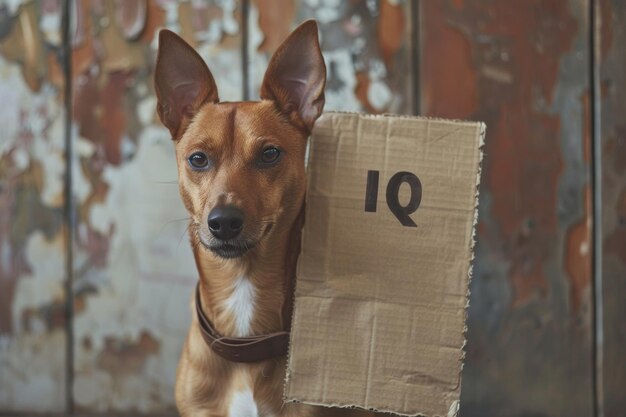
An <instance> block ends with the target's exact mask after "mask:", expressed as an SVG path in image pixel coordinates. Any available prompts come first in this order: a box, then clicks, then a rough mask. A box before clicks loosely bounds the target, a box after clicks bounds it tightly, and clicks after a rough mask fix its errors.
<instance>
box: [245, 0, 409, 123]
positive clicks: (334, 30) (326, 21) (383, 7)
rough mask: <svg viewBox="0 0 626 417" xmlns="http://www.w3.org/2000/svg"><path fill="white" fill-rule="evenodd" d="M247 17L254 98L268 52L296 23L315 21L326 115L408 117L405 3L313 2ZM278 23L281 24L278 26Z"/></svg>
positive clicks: (257, 10) (256, 10) (254, 10)
mask: <svg viewBox="0 0 626 417" xmlns="http://www.w3.org/2000/svg"><path fill="white" fill-rule="evenodd" d="M265 3H266V2H261V1H255V2H253V4H252V6H251V13H250V18H249V22H250V26H249V28H248V29H249V33H250V41H249V43H250V51H249V53H250V57H251V58H250V61H251V71H250V89H249V90H250V91H251V93H252V98H253V99H254V98H258V94H259V90H260V86H261V82H262V80H263V74H264V73H265V68H266V67H267V63H268V60H269V57H270V56H271V53H272V52H274V49H275V48H276V47H277V46H278V45H279V44H280V41H281V40H282V37H284V35H285V34H286V33H285V32H286V31H287V30H288V29H290V28H293V27H294V26H295V25H296V24H297V23H298V22H301V21H303V20H306V19H316V20H317V22H318V24H319V28H320V39H321V47H322V53H323V55H324V60H325V62H326V68H327V82H326V91H325V95H326V104H325V106H324V108H325V109H326V110H344V111H368V112H371V113H405V114H410V113H412V109H411V103H412V91H411V87H410V86H411V75H410V74H411V62H410V56H411V55H410V53H409V47H410V45H409V39H410V35H409V25H408V23H407V20H408V16H409V8H410V5H409V2H406V1H397V2H391V1H388V0H384V1H381V2H371V1H353V2H340V1H334V0H311V1H303V2H300V3H296V6H295V16H294V12H293V9H292V8H291V4H292V1H290V2H286V4H285V7H281V8H279V6H278V3H277V4H276V5H274V6H273V7H272V8H269V9H265V8H261V6H264V5H265ZM278 22H281V23H280V24H278Z"/></svg>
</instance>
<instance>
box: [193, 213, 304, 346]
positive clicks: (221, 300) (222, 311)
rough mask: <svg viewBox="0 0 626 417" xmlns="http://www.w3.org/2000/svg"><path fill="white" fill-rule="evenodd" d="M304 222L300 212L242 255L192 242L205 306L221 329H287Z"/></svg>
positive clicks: (234, 332)
mask: <svg viewBox="0 0 626 417" xmlns="http://www.w3.org/2000/svg"><path fill="white" fill-rule="evenodd" d="M303 207H304V206H303ZM303 220H304V211H303V210H301V211H300V214H299V215H298V216H296V219H295V220H294V221H293V222H292V224H291V226H290V227H288V228H282V230H280V231H279V230H276V231H275V232H274V233H272V234H271V235H270V236H268V237H267V238H266V239H265V240H264V241H263V242H262V243H261V244H259V245H257V246H256V247H255V248H254V249H252V250H251V251H250V252H249V253H247V254H246V255H244V256H243V257H242V258H237V259H226V260H225V259H221V258H219V257H217V256H216V255H214V254H213V253H211V252H210V251H208V250H207V249H206V248H204V247H203V246H202V245H198V244H193V243H192V247H193V252H194V256H195V259H196V265H197V267H198V272H199V275H200V297H201V301H202V308H203V311H204V313H205V315H206V316H207V317H208V318H209V320H211V322H212V323H213V326H214V328H215V330H217V332H218V333H220V334H221V335H223V336H230V337H244V336H252V335H259V334H267V333H272V332H276V331H280V330H285V329H286V327H288V325H289V321H290V320H291V316H290V315H291V303H292V295H291V293H290V291H292V289H293V280H294V279H295V270H296V262H297V260H298V254H299V252H300V236H301V233H302V224H303ZM287 293H289V294H287Z"/></svg>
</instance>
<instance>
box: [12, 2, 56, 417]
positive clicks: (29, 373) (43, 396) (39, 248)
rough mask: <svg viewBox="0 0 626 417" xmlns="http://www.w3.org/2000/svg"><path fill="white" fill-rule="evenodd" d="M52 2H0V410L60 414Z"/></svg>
mask: <svg viewBox="0 0 626 417" xmlns="http://www.w3.org/2000/svg"><path fill="white" fill-rule="evenodd" d="M61 14H62V10H61V4H60V2H50V1H48V2H23V4H20V2H13V3H12V4H11V5H10V6H7V5H4V6H3V7H2V8H0V97H2V106H0V125H1V126H2V133H1V134H0V410H2V411H23V412H43V411H46V412H63V411H64V410H65V399H66V398H65V394H66V393H65V373H66V360H65V359H66V357H65V347H66V343H65V342H66V338H65V327H66V323H67V318H66V315H65V306H66V297H65V291H64V282H65V277H66V265H65V259H66V246H67V245H66V240H65V228H64V225H65V223H64V217H63V212H64V206H65V199H64V193H63V192H64V176H65V157H64V152H65V143H64V133H65V124H64V117H65V111H64V108H63V98H62V94H63V86H64V83H65V80H64V77H63V71H62V69H61V68H62V62H61V55H60V52H61V47H62V46H61V27H60V24H61Z"/></svg>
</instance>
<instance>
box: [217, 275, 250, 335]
mask: <svg viewBox="0 0 626 417" xmlns="http://www.w3.org/2000/svg"><path fill="white" fill-rule="evenodd" d="M256 293H257V290H256V288H255V287H254V285H253V284H252V282H251V281H250V280H249V279H248V278H247V277H245V276H242V277H239V278H237V280H236V281H235V282H234V284H233V286H232V289H231V293H230V295H229V296H228V297H227V298H226V299H225V300H224V301H223V304H222V309H223V311H224V312H225V313H226V314H228V315H229V316H230V317H231V320H232V322H233V328H234V333H235V334H234V336H236V337H244V336H249V335H250V334H251V331H252V319H253V318H254V309H255V304H256V295H257V294H256Z"/></svg>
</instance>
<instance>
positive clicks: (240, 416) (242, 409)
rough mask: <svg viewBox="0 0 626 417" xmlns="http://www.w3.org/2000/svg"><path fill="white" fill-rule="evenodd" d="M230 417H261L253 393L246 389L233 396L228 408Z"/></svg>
mask: <svg viewBox="0 0 626 417" xmlns="http://www.w3.org/2000/svg"><path fill="white" fill-rule="evenodd" d="M228 417H259V410H258V409H257V407H256V403H255V402H254V397H253V396H252V391H250V390H249V389H246V390H244V391H239V392H236V393H235V394H233V397H232V399H231V400H230V406H229V407H228Z"/></svg>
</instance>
